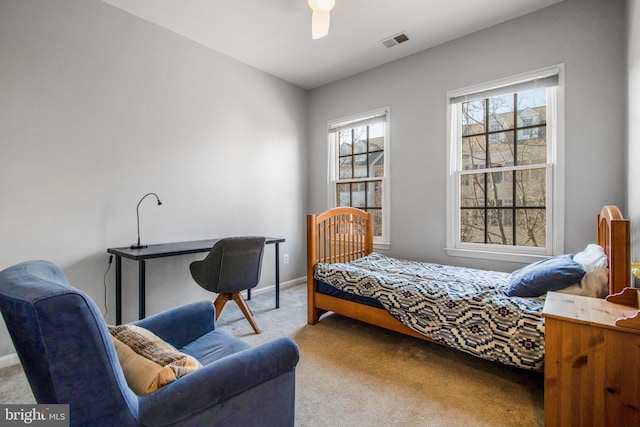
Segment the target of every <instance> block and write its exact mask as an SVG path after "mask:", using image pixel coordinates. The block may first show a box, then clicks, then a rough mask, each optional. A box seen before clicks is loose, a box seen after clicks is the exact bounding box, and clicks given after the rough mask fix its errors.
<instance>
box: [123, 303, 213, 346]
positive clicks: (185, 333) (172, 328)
mask: <svg viewBox="0 0 640 427" xmlns="http://www.w3.org/2000/svg"><path fill="white" fill-rule="evenodd" d="M132 323H133V324H134V325H138V326H140V327H142V328H145V329H148V330H150V331H151V332H153V333H154V334H156V335H157V336H159V337H160V338H162V339H163V340H165V341H167V342H169V343H171V345H173V346H174V347H176V348H180V347H183V346H185V345H187V344H188V343H190V342H191V341H194V340H195V339H197V338H199V337H201V336H202V335H204V334H206V333H208V332H211V331H212V330H214V329H215V327H216V312H215V308H214V306H213V303H212V302H211V301H199V302H195V303H191V304H187V305H183V306H181V307H176V308H173V309H171V310H167V311H165V312H162V313H158V314H155V315H153V316H149V317H147V318H145V319H142V320H138V321H136V322H132Z"/></svg>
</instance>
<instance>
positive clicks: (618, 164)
mask: <svg viewBox="0 0 640 427" xmlns="http://www.w3.org/2000/svg"><path fill="white" fill-rule="evenodd" d="M625 11H626V9H625V2H622V1H614V2H611V1H605V0H565V1H564V2H562V3H560V4H557V5H554V6H550V7H548V8H546V9H543V10H541V11H538V12H535V13H532V14H529V15H526V16H523V17H521V18H517V19H514V20H511V21H508V22H505V23H502V24H499V25H496V26H494V27H491V28H489V29H486V30H483V31H480V32H477V33H474V34H471V35H469V36H467V37H463V38H460V39H457V40H454V41H452V42H449V43H446V44H443V45H440V46H437V47H434V48H432V49H428V50H426V51H423V52H420V53H418V54H415V55H413V56H411V57H408V58H405V59H402V60H398V61H395V62H393V63H391V64H387V65H384V66H381V67H378V68H376V69H373V70H370V71H368V72H365V73H361V74H359V75H356V76H354V77H351V78H348V79H344V80H342V81H339V82H337V83H333V84H329V85H327V86H324V87H321V88H318V89H315V90H313V91H312V92H311V97H310V104H309V132H310V146H309V147H310V149H309V173H310V183H311V187H310V195H311V200H310V210H311V211H313V212H320V211H322V210H324V209H325V208H326V207H327V188H326V170H327V165H326V161H327V160H326V159H327V155H326V135H325V134H326V130H325V129H326V122H327V121H328V120H331V119H335V118H339V117H342V116H348V115H351V114H355V113H358V112H362V111H368V110H371V109H374V108H378V107H384V106H389V107H390V109H391V113H390V116H391V150H390V151H391V152H390V154H391V157H390V158H391V162H390V170H391V191H392V193H391V245H392V246H391V249H390V251H389V253H390V254H391V255H393V256H397V257H408V258H412V259H422V260H430V261H435V262H441V263H447V264H455V265H467V266H471V267H480V268H485V269H495V270H504V271H512V270H513V269H515V268H518V267H519V266H521V264H516V263H507V262H502V263H501V262H487V261H484V262H483V261H481V260H471V259H468V258H460V257H449V256H447V254H446V252H445V250H444V248H445V243H446V235H445V209H446V207H445V199H446V193H445V185H446V179H447V176H446V164H445V159H446V150H447V141H446V137H445V131H446V125H447V124H446V119H445V114H446V93H447V91H449V90H454V89H459V88H463V87H467V86H471V85H474V84H479V83H483V82H487V81H491V80H495V79H499V78H502V77H508V76H511V75H515V74H518V73H522V72H526V71H531V70H535V69H538V68H542V67H546V66H549V65H555V64H559V63H564V64H565V71H566V91H565V101H566V105H565V115H566V131H565V154H566V181H565V193H566V198H565V204H566V207H565V213H566V218H567V219H566V220H565V245H564V246H565V252H575V251H579V250H581V249H583V248H584V246H585V245H586V244H587V243H589V242H593V241H594V240H595V237H596V235H595V232H596V227H595V216H596V214H597V213H598V212H599V210H600V208H601V207H602V205H604V204H616V205H619V206H620V207H621V209H626V181H625V167H624V165H625V163H626V160H625V154H626V150H625V135H626V132H625V124H626V117H625V111H626V101H625V100H626V84H625V75H626V68H625V57H626V47H625V46H626V39H625V21H626V17H625Z"/></svg>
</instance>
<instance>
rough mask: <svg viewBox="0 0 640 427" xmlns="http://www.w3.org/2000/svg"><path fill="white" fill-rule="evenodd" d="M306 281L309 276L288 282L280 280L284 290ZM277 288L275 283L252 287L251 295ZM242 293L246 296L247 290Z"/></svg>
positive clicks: (281, 288)
mask: <svg viewBox="0 0 640 427" xmlns="http://www.w3.org/2000/svg"><path fill="white" fill-rule="evenodd" d="M306 282H307V276H303V277H298V278H297V279H291V280H287V281H286V282H280V290H283V289H285V288H288V287H290V286H295V285H300V284H302V283H306ZM275 290H276V285H275V283H274V284H273V285H271V286H261V287H259V288H254V289H251V296H254V295H260V294H264V293H267V292H275ZM242 295H243V296H244V297H246V296H247V291H244V292H242Z"/></svg>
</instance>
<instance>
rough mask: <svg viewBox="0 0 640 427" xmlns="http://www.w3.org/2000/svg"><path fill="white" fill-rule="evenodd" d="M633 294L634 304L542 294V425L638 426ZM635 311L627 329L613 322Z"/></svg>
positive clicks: (639, 341)
mask: <svg viewBox="0 0 640 427" xmlns="http://www.w3.org/2000/svg"><path fill="white" fill-rule="evenodd" d="M634 298H636V301H635V304H636V307H630V306H625V305H620V304H614V303H612V302H609V301H605V300H602V299H597V298H587V297H581V296H576V295H568V294H562V293H558V292H549V293H548V294H547V299H546V302H545V305H544V311H543V315H544V317H545V367H544V420H545V426H547V427H550V426H616V427H623V426H634V427H638V426H640V328H639V327H638V323H640V322H636V321H637V320H638V316H637V315H638V308H637V297H636V293H635V290H634ZM632 303H633V301H632ZM634 315H635V320H634V324H633V325H630V324H629V323H627V326H631V327H622V326H620V324H621V322H620V321H618V325H616V320H617V319H621V318H622V319H624V318H631V317H632V316H634ZM625 321H626V320H625ZM622 323H624V321H623V322H622Z"/></svg>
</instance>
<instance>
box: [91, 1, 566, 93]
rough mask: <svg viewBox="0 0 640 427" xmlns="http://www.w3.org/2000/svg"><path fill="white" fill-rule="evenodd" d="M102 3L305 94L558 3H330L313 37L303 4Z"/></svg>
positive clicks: (204, 2) (235, 2)
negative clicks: (326, 24)
mask: <svg viewBox="0 0 640 427" xmlns="http://www.w3.org/2000/svg"><path fill="white" fill-rule="evenodd" d="M103 1H104V2H106V3H109V4H111V5H113V6H116V7H118V8H120V9H123V10H125V11H127V12H129V13H131V14H133V15H136V16H138V17H140V18H143V19H145V20H147V21H150V22H153V23H155V24H157V25H160V26H162V27H165V28H167V29H169V30H171V31H174V32H176V33H178V34H181V35H183V36H185V37H187V38H189V39H192V40H194V41H196V42H198V43H201V44H203V45H205V46H208V47H210V48H212V49H214V50H216V51H218V52H221V53H223V54H226V55H228V56H230V57H232V58H234V59H237V60H239V61H241V62H244V63H246V64H249V65H251V66H253V67H255V68H258V69H260V70H262V71H265V72H267V73H269V74H272V75H274V76H277V77H279V78H281V79H283V80H286V81H288V82H291V83H293V84H295V85H298V86H300V87H302V88H305V89H311V88H315V87H318V86H322V85H324V84H326V83H330V82H333V81H336V80H339V79H341V78H344V77H347V76H350V75H353V74H357V73H359V72H361V71H365V70H368V69H370V68H374V67H376V66H379V65H382V64H385V63H387V62H391V61H394V60H396V59H398V58H402V57H404V56H407V55H410V54H413V53H415V52H419V51H421V50H424V49H426V48H429V47H432V46H436V45H438V44H441V43H444V42H447V41H449V40H453V39H455V38H458V37H461V36H463V35H466V34H470V33H472V32H475V31H478V30H480V29H483V28H487V27H490V26H492V25H495V24H497V23H500V22H503V21H506V20H509V19H511V18H515V17H517V16H521V15H525V14H527V13H530V12H533V11H535V10H538V9H542V8H543V7H546V6H549V5H552V4H554V3H558V2H560V1H562V0H508V1H505V0H336V6H335V8H334V9H333V11H331V26H330V29H329V35H328V36H326V37H324V38H321V39H317V40H312V39H311V9H310V8H309V6H308V5H307V1H306V0H179V1H176V0H103ZM402 32H404V33H406V34H407V36H408V37H409V41H407V42H405V43H402V44H398V45H396V46H393V47H391V48H387V47H385V46H384V45H383V44H382V43H381V41H382V40H385V39H388V38H390V37H392V36H395V35H397V34H399V33H402Z"/></svg>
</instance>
